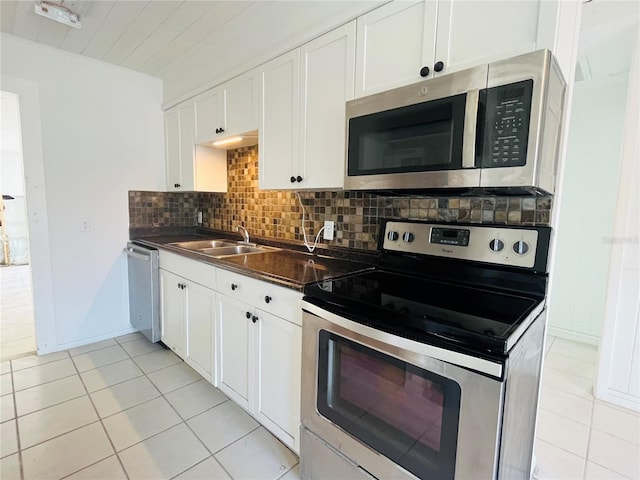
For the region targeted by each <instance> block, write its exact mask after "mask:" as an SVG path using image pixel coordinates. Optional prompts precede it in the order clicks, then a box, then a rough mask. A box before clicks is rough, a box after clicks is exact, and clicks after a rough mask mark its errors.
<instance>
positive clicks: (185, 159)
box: [177, 102, 196, 191]
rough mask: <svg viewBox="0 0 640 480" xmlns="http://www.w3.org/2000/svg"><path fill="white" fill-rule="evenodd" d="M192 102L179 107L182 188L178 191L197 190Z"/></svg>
mask: <svg viewBox="0 0 640 480" xmlns="http://www.w3.org/2000/svg"><path fill="white" fill-rule="evenodd" d="M193 108H194V107H193V103H192V102H185V103H184V104H182V105H180V106H179V107H178V110H179V111H180V182H179V184H180V186H179V187H178V188H177V190H186V191H191V190H195V169H196V166H195V145H194V132H195V115H194V109H193Z"/></svg>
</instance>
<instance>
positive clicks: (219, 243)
mask: <svg viewBox="0 0 640 480" xmlns="http://www.w3.org/2000/svg"><path fill="white" fill-rule="evenodd" d="M236 244H237V242H234V241H233V240H193V241H190V242H175V243H170V244H169V245H172V246H174V247H180V248H186V249H187V250H196V251H201V250H205V249H210V248H219V247H231V246H234V245H236Z"/></svg>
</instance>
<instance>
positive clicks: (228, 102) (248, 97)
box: [224, 70, 258, 136]
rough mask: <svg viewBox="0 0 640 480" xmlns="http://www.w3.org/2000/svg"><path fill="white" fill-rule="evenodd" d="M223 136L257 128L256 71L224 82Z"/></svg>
mask: <svg viewBox="0 0 640 480" xmlns="http://www.w3.org/2000/svg"><path fill="white" fill-rule="evenodd" d="M224 87H225V93H224V98H225V113H226V122H225V129H226V131H225V133H224V135H225V136H233V135H238V134H241V133H247V132H250V131H253V130H257V128H258V72H257V70H252V71H250V72H249V73H246V74H244V75H241V76H239V77H238V78H234V79H233V80H230V81H229V82H227V83H225V86H224Z"/></svg>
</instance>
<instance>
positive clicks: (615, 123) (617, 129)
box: [549, 76, 627, 344]
mask: <svg viewBox="0 0 640 480" xmlns="http://www.w3.org/2000/svg"><path fill="white" fill-rule="evenodd" d="M626 95H627V78H626V76H622V77H620V78H611V77H607V78H604V79H596V80H592V81H589V82H578V83H576V84H575V85H574V91H573V106H572V111H571V124H570V127H569V128H570V130H569V137H568V147H567V157H566V160H565V166H564V169H565V171H564V180H563V184H562V202H561V204H560V207H559V210H558V212H557V215H558V226H557V230H556V237H557V238H556V246H555V249H556V250H555V263H554V269H553V283H552V290H551V294H550V302H549V327H550V333H552V334H554V335H558V336H563V337H565V338H571V339H574V340H578V341H586V342H589V343H593V344H597V343H598V338H599V336H600V331H601V329H602V320H603V318H604V307H605V293H606V286H607V275H608V268H609V258H610V253H611V240H610V239H611V235H612V232H613V212H614V211H615V205H616V193H617V190H618V181H619V170H620V147H621V140H622V131H623V123H624V112H625V100H626Z"/></svg>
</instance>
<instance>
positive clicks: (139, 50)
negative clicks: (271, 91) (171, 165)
mask: <svg viewBox="0 0 640 480" xmlns="http://www.w3.org/2000/svg"><path fill="white" fill-rule="evenodd" d="M34 3H35V2H34V1H28V0H27V1H25V0H19V1H13V0H1V1H0V24H1V31H2V32H6V33H10V34H13V35H16V36H18V37H22V38H25V39H27V40H32V41H34V42H38V43H41V44H45V45H49V46H51V47H55V48H59V49H62V50H66V51H68V52H72V53H77V54H80V55H85V56H87V57H91V58H95V59H97V60H102V61H104V62H108V63H111V64H114V65H119V66H122V67H126V68H130V69H132V70H137V71H140V72H144V73H147V74H150V75H155V76H158V77H161V78H163V77H164V76H165V75H166V74H167V73H169V72H172V71H176V70H177V71H180V69H181V63H184V61H185V57H189V58H207V56H208V55H209V52H211V53H212V54H213V57H214V60H215V52H214V51H224V50H229V49H231V48H234V49H235V48H237V45H238V38H239V32H240V33H241V34H242V37H241V38H242V44H243V45H242V47H243V48H244V50H245V51H246V52H247V54H249V55H252V54H255V52H259V51H260V47H261V44H263V43H265V44H269V40H270V39H269V38H265V35H264V33H267V34H268V36H273V37H278V38H279V41H285V42H286V40H287V39H286V38H283V37H286V35H287V34H288V33H287V32H289V31H291V30H292V28H291V24H292V23H296V24H299V26H301V27H302V28H307V29H308V25H313V24H314V22H315V23H317V24H322V23H323V22H329V23H330V21H331V20H332V19H334V18H335V19H340V18H344V17H345V16H346V17H347V18H346V20H349V18H353V17H354V16H356V15H358V14H361V13H363V12H364V11H367V10H370V9H372V8H374V7H375V6H377V5H378V4H380V3H381V2H380V1H379V0H360V1H342V0H340V1H327V0H321V1H320V0H316V1H271V0H267V1H265V0H261V1H253V2H251V1H241V0H233V1H228V0H227V1H208V0H188V1H176V0H151V1H149V0H118V1H113V0H111V1H108V0H99V1H96V0H63V1H62V5H63V6H64V7H67V8H68V9H70V10H72V11H73V12H74V13H76V14H77V15H79V17H80V22H81V23H82V28H81V29H77V28H73V27H69V26H66V25H63V24H61V23H57V22H55V21H53V20H51V19H48V18H45V17H42V16H40V15H37V14H36V13H35V8H34ZM49 3H58V4H59V3H60V0H50V2H49ZM292 12H293V13H292ZM346 20H343V23H344V21H346ZM255 26H258V27H259V28H257V29H256V28H255ZM283 32H285V33H283ZM250 45H253V46H254V48H250ZM243 60H244V61H246V60H248V59H246V58H245V59H243ZM239 63H242V62H239Z"/></svg>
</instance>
